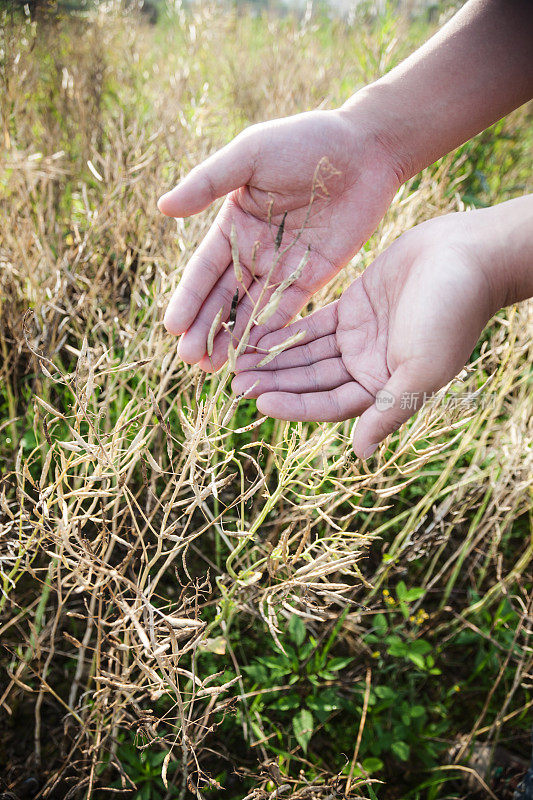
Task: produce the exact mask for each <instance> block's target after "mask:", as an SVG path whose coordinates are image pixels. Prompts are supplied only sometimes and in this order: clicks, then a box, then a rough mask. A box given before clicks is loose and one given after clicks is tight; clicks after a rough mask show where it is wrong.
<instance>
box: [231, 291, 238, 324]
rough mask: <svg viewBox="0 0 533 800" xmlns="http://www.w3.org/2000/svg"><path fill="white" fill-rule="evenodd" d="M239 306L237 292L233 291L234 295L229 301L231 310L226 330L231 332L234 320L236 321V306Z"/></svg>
mask: <svg viewBox="0 0 533 800" xmlns="http://www.w3.org/2000/svg"><path fill="white" fill-rule="evenodd" d="M238 304H239V290H238V289H236V290H235V294H234V295H233V299H232V301H231V308H230V312H229V325H228V328H229V330H230V331H232V330H233V328H234V326H235V320H236V319H237V305H238Z"/></svg>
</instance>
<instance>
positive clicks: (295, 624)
mask: <svg viewBox="0 0 533 800" xmlns="http://www.w3.org/2000/svg"><path fill="white" fill-rule="evenodd" d="M306 633H307V631H306V628H305V625H304V623H303V620H302V618H301V617H298V616H297V615H296V614H293V615H292V616H291V618H290V620H289V635H290V637H291V639H292V641H293V642H294V643H295V644H296V645H297V646H299V645H301V644H303V642H304V640H305V636H306Z"/></svg>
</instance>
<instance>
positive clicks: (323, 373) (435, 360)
mask: <svg viewBox="0 0 533 800" xmlns="http://www.w3.org/2000/svg"><path fill="white" fill-rule="evenodd" d="M511 202H516V201H511ZM504 205H505V204H504ZM515 210H516V209H515ZM489 211H492V209H489ZM480 214H481V215H484V214H486V212H485V211H482V212H470V213H467V214H464V213H463V214H450V215H448V216H446V217H440V218H437V219H434V220H430V221H428V222H425V223H423V224H422V225H419V226H418V227H416V228H413V229H412V230H411V231H409V232H407V233H406V234H404V235H403V236H401V237H400V238H399V239H397V240H396V242H395V243H394V244H393V245H392V246H391V247H389V248H388V250H386V251H385V252H384V253H383V254H382V255H381V256H380V257H379V258H378V259H376V261H374V263H373V264H371V265H370V266H369V267H368V268H367V269H366V270H365V272H364V273H363V274H362V275H361V276H360V277H359V278H358V279H357V280H356V281H355V282H354V283H353V284H352V285H351V286H350V287H349V288H348V289H347V290H346V291H345V292H344V294H343V295H342V297H341V298H340V300H338V301H336V302H334V303H331V304H330V305H328V306H326V307H325V308H323V309H320V310H319V311H316V312H315V313H313V314H311V315H310V316H308V317H307V318H305V319H302V320H299V321H297V322H294V323H293V324H292V325H289V326H288V327H286V328H284V329H282V330H278V331H276V332H273V333H270V334H268V335H266V336H264V337H263V338H262V339H261V340H260V341H259V342H258V344H257V353H254V354H246V355H243V356H241V358H240V359H238V361H237V371H238V372H239V374H237V376H236V377H235V378H234V380H233V390H234V391H235V392H236V393H241V392H245V391H247V392H248V394H247V396H249V397H257V398H258V400H257V407H258V409H259V411H260V412H261V413H263V414H267V415H269V416H271V417H276V418H278V419H287V420H315V421H330V422H336V421H339V420H346V419H350V418H352V417H356V416H360V419H359V421H358V423H357V426H356V429H355V433H354V449H355V452H356V454H357V455H359V456H361V457H362V458H366V457H368V456H369V455H371V453H372V452H373V451H374V450H375V449H376V447H377V445H378V443H379V442H381V441H382V440H383V439H384V438H385V437H386V436H387V435H388V434H389V433H391V432H392V431H394V430H396V429H397V428H399V427H400V425H401V424H402V423H403V422H404V421H405V420H407V419H408V418H409V417H410V416H411V415H412V414H413V413H414V410H415V408H417V407H419V406H420V405H421V403H422V401H423V398H424V395H425V394H426V395H430V394H431V393H433V392H435V391H436V390H437V389H439V388H441V387H442V386H443V385H444V384H446V383H447V382H448V381H449V380H451V379H452V378H453V377H454V375H456V374H457V373H458V372H459V371H460V369H461V368H462V367H463V366H464V364H465V363H466V361H467V360H468V357H469V355H470V353H471V352H472V350H473V348H474V346H475V344H476V342H477V340H478V338H479V335H480V333H481V331H482V330H483V327H484V326H485V324H486V323H487V321H488V320H489V319H490V317H491V316H492V314H493V313H495V311H496V310H497V309H498V308H500V306H501V305H503V304H504V302H505V297H504V295H503V294H502V293H501V292H500V287H499V284H498V282H497V281H496V279H495V278H494V276H493V275H492V274H491V273H490V270H489V271H487V263H486V262H487V259H488V261H489V262H491V258H492V252H491V250H490V242H489V239H490V235H491V222H490V219H489V220H488V221H487V217H486V216H482V219H481V221H480V220H479V217H476V215H480ZM476 223H478V224H476ZM481 223H482V224H481ZM492 229H493V230H494V228H492ZM491 263H492V262H491ZM298 331H302V332H303V338H302V339H301V340H300V341H298V342H297V343H295V344H294V345H293V346H292V347H290V348H288V349H286V350H284V351H283V352H282V353H280V354H279V355H278V356H276V357H275V358H274V359H273V360H271V361H269V363H268V364H266V365H265V366H263V367H261V368H260V367H259V363H260V361H261V360H262V359H263V358H264V357H265V353H267V352H268V351H269V350H271V349H272V348H275V347H276V346H279V345H280V344H281V343H282V342H284V341H285V340H287V339H288V338H289V337H291V336H295V335H296V334H297V333H298ZM254 384H256V385H255V386H254ZM251 387H253V388H251ZM405 394H408V395H409V398H410V399H411V398H412V399H413V400H414V403H413V404H411V403H407V404H406V403H402V402H401V397H402V395H404V396H405ZM404 406H405V407H404Z"/></svg>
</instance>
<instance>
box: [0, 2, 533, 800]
mask: <svg viewBox="0 0 533 800" xmlns="http://www.w3.org/2000/svg"><path fill="white" fill-rule="evenodd" d="M452 10H453V7H452V6H450V5H449V4H446V5H442V6H439V7H436V6H425V5H424V4H414V3H411V4H409V3H401V4H395V3H391V4H379V5H377V6H376V5H375V4H372V3H364V4H360V5H358V6H357V7H354V8H351V9H348V13H346V14H342V15H340V14H338V13H337V11H336V10H334V9H331V8H330V9H328V8H326V7H320V8H314V9H313V8H312V6H311V5H308V6H307V7H305V8H302V9H301V10H297V11H291V10H290V9H287V8H286V7H282V6H281V5H279V6H278V7H275V6H274V5H270V6H269V8H266V7H259V6H258V5H257V4H246V5H240V4H239V5H233V6H231V7H228V6H223V5H218V6H215V5H213V6H211V5H209V6H207V5H200V4H194V5H185V4H184V5H183V6H182V5H180V4H177V3H176V4H175V5H172V6H171V5H168V4H163V3H160V4H154V5H150V6H148V5H147V6H145V7H144V8H142V7H141V8H139V7H137V6H134V5H133V4H130V5H124V4H116V5H115V4H105V5H104V4H98V3H93V4H88V5H87V6H85V5H83V6H82V4H77V3H71V4H69V3H57V4H49V3H47V4H44V3H43V4H41V3H39V4H36V3H30V4H26V5H24V3H20V4H17V3H8V4H6V3H4V4H3V6H2V11H1V12H0V13H1V14H2V25H1V34H0V35H1V39H0V70H1V72H0V82H1V91H0V114H1V117H0V154H1V156H0V201H1V209H2V213H1V216H0V465H1V467H0V469H1V483H0V591H1V594H0V641H1V644H0V667H1V673H0V676H1V677H0V715H1V725H0V775H1V781H2V782H3V783H0V793H1V792H2V791H4V792H5V793H6V794H5V795H4V797H10V798H12V797H13V795H14V796H15V798H21V800H22V798H25V797H36V796H39V797H46V798H65V799H66V798H82V797H83V798H85V797H87V798H104V797H110V796H114V795H113V793H114V794H115V795H116V796H117V797H118V796H122V795H124V796H126V797H133V798H136V799H137V798H139V799H140V800H163V798H186V797H198V798H206V799H207V798H222V797H224V798H229V799H230V800H234V799H235V800H237V799H239V800H242V799H243V798H249V799H250V800H252V798H253V799H254V800H267V798H275V797H280V798H284V797H287V798H289V797H291V798H309V799H311V798H323V800H326V799H327V798H345V797H349V798H356V797H362V798H369V800H375V798H379V799H380V800H388V799H389V798H390V799H391V800H393V799H394V800H400V798H428V799H429V800H433V798H445V797H446V798H450V797H454V798H464V797H466V796H475V795H476V794H477V793H479V796H483V797H487V796H491V797H497V798H510V797H511V796H512V792H513V790H514V788H515V786H516V784H517V782H518V780H519V779H520V777H521V775H522V774H523V773H524V771H525V769H526V768H527V760H528V758H529V733H528V731H529V728H530V726H531V713H532V706H533V697H532V691H531V686H532V684H531V641H530V639H531V629H530V618H531V601H532V594H531V591H532V582H531V577H532V576H531V563H532V556H533V536H532V525H531V521H532V505H531V484H532V475H533V470H532V461H533V459H532V433H533V429H532V422H531V418H532V414H531V411H532V401H531V396H532V385H531V384H532V381H531V363H532V345H531V341H532V336H531V333H532V330H533V326H532V313H531V311H532V308H531V304H527V303H526V304H522V305H521V306H519V307H516V308H510V309H507V310H506V311H504V312H501V313H500V314H499V315H498V316H497V317H496V318H495V319H494V320H493V321H492V322H491V324H490V326H489V327H488V328H487V330H486V331H485V333H484V335H483V337H482V340H481V341H480V343H479V345H478V347H477V348H476V351H475V352H474V354H473V355H472V359H471V363H470V364H469V366H468V368H467V369H465V370H464V372H463V373H462V374H461V375H460V376H459V378H458V379H457V380H456V381H454V382H453V384H452V385H451V386H450V387H448V390H447V393H446V395H444V396H443V399H442V402H441V403H440V404H437V405H433V406H432V407H431V408H426V409H425V410H422V411H421V412H420V413H419V414H418V415H417V417H415V418H414V419H413V420H411V422H410V423H408V424H407V425H406V426H405V428H404V429H403V430H402V432H401V433H400V434H396V435H395V436H393V437H392V439H390V440H389V441H388V442H387V443H386V444H384V445H383V446H382V447H381V448H380V449H379V451H378V453H377V454H376V456H375V457H374V458H373V459H372V461H371V462H369V463H368V465H366V466H365V465H364V464H362V463H361V462H359V461H358V460H356V459H355V458H354V457H353V455H352V454H351V450H350V446H349V443H350V424H349V423H346V424H338V425H329V424H323V425H307V424H306V425H302V424H294V425H291V424H288V423H280V422H275V421H273V420H270V419H265V418H261V417H259V416H258V413H257V410H256V407H255V404H254V402H253V401H248V400H242V399H241V400H239V399H238V398H234V397H233V396H232V394H231V391H230V384H229V375H228V371H227V370H223V371H222V372H221V373H220V374H219V375H217V376H214V377H210V378H208V379H207V380H204V377H203V375H202V374H200V372H199V371H198V370H197V368H192V367H188V366H186V365H184V364H183V363H181V362H180V360H179V358H178V356H177V354H176V342H175V341H174V340H173V339H172V338H171V337H170V336H168V335H167V334H166V332H165V330H164V328H163V326H162V323H161V319H162V313H163V311H164V308H165V303H166V300H167V299H168V297H169V294H170V292H171V289H172V287H174V286H175V285H176V282H177V280H178V278H179V274H180V271H181V269H182V268H183V266H184V264H185V263H186V262H187V259H188V257H189V256H190V254H191V253H192V252H193V250H194V248H195V246H196V245H197V244H198V242H199V241H200V240H201V238H202V237H203V235H204V234H205V232H206V230H207V229H208V227H209V224H210V221H211V220H212V218H213V215H214V213H215V210H214V209H212V210H210V211H208V212H205V213H204V214H202V215H200V216H199V217H198V218H192V219H190V220H187V221H185V222H181V221H180V222H178V223H177V224H176V223H175V222H173V221H172V220H167V219H164V218H162V217H161V216H160V215H159V214H158V213H157V211H156V199H157V197H158V196H159V194H160V193H161V192H162V191H163V190H165V189H167V188H169V187H170V186H172V185H173V184H174V182H175V181H177V180H178V179H179V177H180V176H182V175H184V174H185V173H186V172H187V170H188V169H190V168H191V167H192V166H193V165H194V164H196V163H198V161H199V160H200V159H202V158H203V157H204V156H206V155H207V154H208V153H209V152H211V151H212V150H213V149H214V148H216V147H217V146H219V145H221V144H223V143H225V142H227V141H228V140H229V139H230V138H231V137H232V136H234V135H235V134H236V133H238V132H239V131H240V130H241V129H242V128H243V127H244V126H246V125H248V124H250V123H253V122H257V121H260V120H263V119H268V118H272V117H277V116H281V115H286V114H291V113H295V112H298V111H302V110H306V109H310V108H316V107H317V106H321V107H333V106H335V105H337V104H339V103H341V102H342V101H344V100H345V99H346V98H347V97H348V96H349V95H350V94H352V93H353V92H354V91H355V90H356V89H357V88H358V87H360V86H362V85H364V84H366V83H368V82H369V81H372V80H373V79H375V78H376V77H378V76H379V75H381V74H383V72H385V71H386V70H388V69H390V68H391V67H392V66H393V65H394V64H396V63H397V62H398V61H399V60H401V58H402V57H404V56H405V55H406V54H407V53H409V52H410V51H411V50H412V49H413V48H414V47H415V46H416V45H417V44H419V43H421V42H422V41H423V40H424V39H425V38H426V37H427V36H428V35H429V34H430V33H431V32H432V30H434V29H435V28H436V27H437V26H438V25H439V24H440V23H441V22H442V21H443V19H445V18H446V17H447V16H448V15H449V14H450V13H451V11H452ZM532 144H533V124H532V119H531V115H530V114H529V113H528V109H527V108H524V109H521V110H519V111H517V112H515V113H514V114H512V115H511V116H510V117H508V118H507V119H506V120H504V121H503V122H500V123H498V124H497V125H495V126H494V127H493V128H492V129H490V130H489V131H487V132H485V133H483V134H481V135H480V136H478V137H476V138H475V139H474V140H472V141H471V142H469V143H468V144H466V145H464V146H463V147H461V148H459V150H458V151H456V152H455V153H453V154H451V155H450V156H448V157H446V158H444V159H442V160H441V161H440V162H439V163H437V164H435V165H434V166H432V167H431V168H429V169H427V170H426V171H424V172H423V173H422V174H421V175H419V176H417V177H416V178H414V179H413V180H411V181H410V182H409V183H408V184H407V185H406V186H405V187H403V189H402V190H401V191H400V193H399V194H398V196H397V197H396V198H395V200H394V202H393V205H392V207H391V209H390V211H389V213H388V214H387V216H386V218H385V219H384V221H383V223H382V224H381V225H380V227H379V229H378V231H377V232H376V233H375V235H374V236H373V237H372V239H371V240H370V241H369V242H368V243H367V244H366V245H365V246H364V248H363V250H362V251H361V253H360V254H358V256H357V257H356V258H355V259H354V260H353V262H352V263H351V264H350V265H349V267H348V268H347V270H346V271H345V272H344V273H343V274H341V275H340V276H339V277H338V278H337V279H336V281H335V282H334V283H333V285H330V286H329V287H328V288H327V289H325V290H323V291H322V292H321V293H320V294H319V296H317V298H316V299H315V300H314V301H313V304H312V305H311V306H310V309H311V308H313V307H315V306H316V305H318V304H321V303H323V302H324V301H326V300H327V299H331V298H332V297H334V296H337V295H338V294H339V292H340V291H341V289H342V288H343V286H345V285H347V284H348V283H349V282H350V281H351V280H352V279H353V277H354V276H355V275H356V274H357V273H358V272H359V271H360V270H362V269H364V268H365V266H367V265H368V264H369V263H370V262H371V261H372V260H373V258H375V256H376V255H377V254H378V253H379V252H381V251H382V250H383V248H384V247H386V246H387V245H388V244H389V243H390V242H391V241H393V240H394V238H396V237H397V236H398V235H399V234H400V233H401V232H402V231H403V230H406V229H407V228H409V227H411V226H412V225H413V224H416V223H417V222H418V221H421V220H422V219H426V218H428V217H431V216H435V215H438V214H440V213H444V212H447V211H450V210H457V209H464V208H467V207H472V206H484V205H488V204H492V203H495V202H498V201H502V200H506V199H509V198H510V197H514V196H517V195H519V194H521V193H523V192H525V191H526V190H527V189H528V185H529V190H530V191H531V175H530V169H531V151H532ZM528 182H529V184H528ZM310 309H309V310H310ZM459 396H460V397H463V398H464V397H465V396H469V397H470V400H471V402H469V403H467V404H464V403H460V402H450V398H452V399H453V398H454V397H455V398H457V397H459ZM8 792H11V793H12V794H7V793H8Z"/></svg>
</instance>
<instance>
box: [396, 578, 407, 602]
mask: <svg viewBox="0 0 533 800" xmlns="http://www.w3.org/2000/svg"><path fill="white" fill-rule="evenodd" d="M406 592H407V586H406V585H405V581H400V582H399V583H398V586H397V587H396V594H397V595H398V600H405V593H406Z"/></svg>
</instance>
